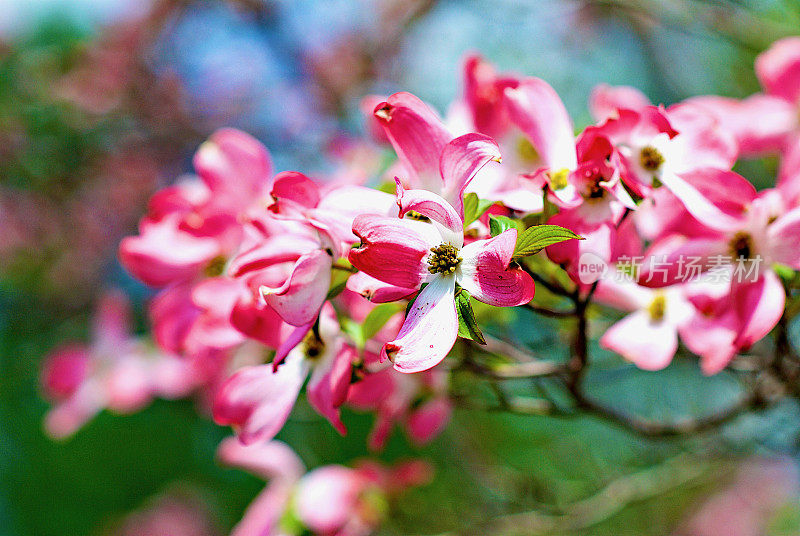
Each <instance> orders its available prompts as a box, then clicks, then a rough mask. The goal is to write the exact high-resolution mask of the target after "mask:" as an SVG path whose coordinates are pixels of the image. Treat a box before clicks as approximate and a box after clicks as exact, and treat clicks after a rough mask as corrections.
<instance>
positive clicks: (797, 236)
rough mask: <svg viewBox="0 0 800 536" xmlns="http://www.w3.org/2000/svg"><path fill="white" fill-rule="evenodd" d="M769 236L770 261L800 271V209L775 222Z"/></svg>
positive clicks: (770, 227) (768, 233)
mask: <svg viewBox="0 0 800 536" xmlns="http://www.w3.org/2000/svg"><path fill="white" fill-rule="evenodd" d="M767 236H768V240H769V256H770V257H771V259H770V260H772V261H774V262H779V263H781V264H785V265H787V266H790V267H792V268H794V269H795V270H800V207H798V208H795V209H794V210H791V211H789V212H787V213H786V214H784V215H783V216H781V217H780V218H778V219H777V220H775V221H774V222H773V223H772V224H771V225H770V226H769V227H768V230H767Z"/></svg>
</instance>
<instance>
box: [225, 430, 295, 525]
mask: <svg viewBox="0 0 800 536" xmlns="http://www.w3.org/2000/svg"><path fill="white" fill-rule="evenodd" d="M217 457H218V458H219V460H220V461H221V462H222V463H224V464H225V465H228V466H231V467H237V468H240V469H244V470H245V471H248V472H249V473H252V474H253V475H256V476H258V477H260V478H263V479H264V480H269V485H268V486H267V488H266V489H265V490H264V491H262V492H261V493H260V494H259V495H258V496H257V497H256V498H255V500H253V502H252V503H250V505H249V506H248V507H247V510H246V511H245V513H244V515H243V516H242V519H241V521H239V523H238V524H237V525H236V527H234V529H233V532H232V533H231V536H269V535H273V534H276V531H277V530H278V528H277V527H278V524H279V522H280V520H281V518H282V517H283V515H284V513H285V512H286V508H287V507H288V504H289V499H290V498H291V493H292V491H293V490H294V486H295V485H296V483H297V481H298V480H299V479H300V476H301V475H302V474H303V472H304V470H305V468H304V467H303V462H302V461H301V460H300V458H298V457H297V455H296V454H295V453H294V452H293V451H292V449H291V448H289V447H288V446H287V445H286V444H284V443H281V442H280V441H270V442H268V443H256V444H254V445H247V446H246V445H242V444H241V442H239V441H238V440H237V439H235V438H232V437H229V438H226V439H225V440H223V441H222V443H221V444H220V446H219V448H218V449H217Z"/></svg>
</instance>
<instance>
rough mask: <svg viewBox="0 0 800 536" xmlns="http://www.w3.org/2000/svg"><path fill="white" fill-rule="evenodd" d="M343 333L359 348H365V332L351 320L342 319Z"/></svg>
mask: <svg viewBox="0 0 800 536" xmlns="http://www.w3.org/2000/svg"><path fill="white" fill-rule="evenodd" d="M341 326H342V331H344V332H345V333H346V334H347V335H348V336H349V337H350V338H351V339H352V340H353V343H354V344H355V345H356V346H357V347H358V348H364V342H365V341H364V330H363V329H362V328H361V326H359V325H358V324H357V323H356V322H354V321H353V320H351V319H349V318H342V321H341Z"/></svg>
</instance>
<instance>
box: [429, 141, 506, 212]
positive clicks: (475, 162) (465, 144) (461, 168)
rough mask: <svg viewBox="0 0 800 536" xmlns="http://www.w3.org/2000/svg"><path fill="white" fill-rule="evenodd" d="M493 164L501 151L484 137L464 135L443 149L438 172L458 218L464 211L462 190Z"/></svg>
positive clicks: (495, 143) (446, 196)
mask: <svg viewBox="0 0 800 536" xmlns="http://www.w3.org/2000/svg"><path fill="white" fill-rule="evenodd" d="M492 161H495V162H500V147H498V146H497V142H496V141H494V140H493V139H492V138H490V137H489V136H486V135H484V134H475V133H472V134H464V135H463V136H459V137H458V138H456V139H454V140H452V141H451V142H450V143H448V144H447V145H446V146H445V148H444V151H442V155H441V159H440V160H439V171H440V173H441V176H442V180H444V191H445V195H444V197H445V198H446V199H447V200H448V201H450V203H452V204H453V206H454V207H455V209H456V211H457V212H458V214H462V213H463V211H464V208H463V206H462V204H463V196H464V189H465V188H466V187H467V185H468V184H469V183H470V181H471V180H472V179H473V178H474V177H475V175H476V174H477V173H478V171H480V170H481V168H483V166H485V165H486V164H488V163H489V162H492Z"/></svg>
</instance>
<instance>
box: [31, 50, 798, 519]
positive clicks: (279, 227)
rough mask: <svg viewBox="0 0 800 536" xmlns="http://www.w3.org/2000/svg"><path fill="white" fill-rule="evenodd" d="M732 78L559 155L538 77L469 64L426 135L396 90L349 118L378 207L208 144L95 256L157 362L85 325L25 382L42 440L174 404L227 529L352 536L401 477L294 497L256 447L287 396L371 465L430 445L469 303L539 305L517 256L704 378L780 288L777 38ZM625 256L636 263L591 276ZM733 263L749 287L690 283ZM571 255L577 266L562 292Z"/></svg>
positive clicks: (258, 150)
mask: <svg viewBox="0 0 800 536" xmlns="http://www.w3.org/2000/svg"><path fill="white" fill-rule="evenodd" d="M756 70H757V74H758V76H759V78H760V80H761V81H762V84H763V86H764V91H765V93H764V94H760V95H755V96H753V97H750V98H748V99H745V100H743V101H737V100H733V99H727V98H721V97H696V98H692V99H689V100H687V101H684V102H681V103H678V104H674V105H672V106H669V107H664V106H656V105H652V104H650V102H649V101H648V100H647V98H646V97H645V96H644V95H642V94H641V93H640V92H638V91H637V90H635V89H633V88H627V87H622V88H619V87H618V88H614V87H609V86H600V87H598V88H596V90H595V91H594V92H593V93H592V96H591V99H590V103H589V105H590V109H591V111H592V113H593V115H594V117H595V119H596V121H597V122H596V124H594V125H591V126H588V127H587V128H585V129H584V130H583V131H582V132H580V133H579V134H578V135H575V133H574V132H575V131H574V127H573V124H572V121H571V119H570V117H569V115H568V114H567V111H566V109H565V107H564V105H563V103H562V102H561V100H560V98H559V97H558V95H557V94H556V92H555V91H554V90H553V88H551V87H550V86H549V85H548V84H547V83H546V82H545V81H543V80H541V79H538V78H532V77H524V76H517V75H512V74H498V73H497V72H496V71H495V69H494V68H493V67H492V66H491V65H490V64H489V63H487V62H485V61H484V60H483V59H481V58H479V57H477V56H472V57H469V58H467V60H466V62H465V63H464V73H463V74H464V88H463V95H462V97H461V98H459V99H458V100H457V101H456V102H454V103H453V105H452V106H451V107H450V109H449V112H448V114H447V116H446V118H444V119H443V118H441V117H440V116H439V115H437V114H436V113H435V112H434V111H433V110H432V109H431V108H430V107H428V106H427V105H426V104H425V103H424V102H422V101H421V100H420V99H418V98H417V97H415V96H414V95H411V94H409V93H396V94H394V95H391V96H389V97H385V98H384V97H368V98H367V99H365V101H364V103H365V108H366V109H368V110H369V114H368V122H369V124H368V130H369V132H370V134H371V137H372V138H373V139H372V140H371V142H369V143H372V144H373V146H374V147H378V146H387V145H388V146H390V147H391V148H392V149H393V151H394V153H395V154H396V156H397V159H396V161H394V163H393V164H392V165H391V166H390V167H389V169H388V170H385V172H384V173H383V175H382V176H380V177H377V178H378V179H379V180H381V181H382V187H381V188H380V189H377V188H370V187H367V186H365V185H364V182H365V178H366V177H368V176H369V175H370V173H369V172H368V171H367V172H364V171H363V170H362V171H359V170H358V169H356V168H357V165H356V166H354V165H353V162H350V163H349V164H348V166H347V167H346V168H345V169H346V170H348V171H347V172H342V171H340V172H337V173H335V174H334V175H333V176H332V177H328V178H324V177H322V178H317V179H312V178H309V177H308V176H306V175H304V174H302V173H299V172H295V171H285V172H281V173H277V174H276V173H274V171H273V167H272V163H271V159H270V156H269V154H268V152H267V150H266V149H265V148H264V147H263V146H262V145H261V144H260V143H259V142H258V141H256V140H255V139H253V138H252V137H250V136H248V135H247V134H244V133H242V132H239V131H236V130H221V131H218V132H216V133H215V134H214V135H213V136H212V137H211V138H210V139H209V141H207V142H206V143H204V144H203V145H202V146H201V147H200V149H199V150H198V151H197V153H196V155H195V158H194V171H195V174H194V175H192V176H187V177H185V178H182V179H181V180H180V181H179V182H177V183H176V184H175V185H173V186H170V187H168V188H165V189H163V190H161V191H159V192H158V193H156V194H155V195H154V196H153V198H152V199H151V202H150V206H149V210H148V213H147V214H146V216H145V217H144V218H143V219H142V220H141V223H140V226H139V234H138V235H136V236H132V237H128V238H126V239H124V240H123V242H122V244H121V246H120V259H121V261H122V263H123V265H124V266H125V267H126V268H127V269H128V270H129V271H130V273H132V274H133V275H134V276H136V277H137V278H138V279H139V280H141V281H143V282H144V283H146V284H148V285H150V286H152V287H154V288H156V289H158V293H157V294H156V296H155V298H154V299H153V300H152V303H151V306H150V311H149V313H150V320H151V322H152V325H153V334H154V339H155V342H156V343H157V345H158V348H159V350H154V349H147V350H142V349H141V348H140V346H139V345H138V344H137V343H135V342H134V341H132V340H131V339H130V337H129V336H128V335H126V334H125V332H124V330H122V329H121V328H120V327H119V324H120V322H119V320H118V319H119V316H120V315H119V314H117V313H113V312H109V311H108V310H107V309H108V307H110V306H109V305H104V306H102V307H101V311H100V314H99V318H100V320H99V322H98V324H99V326H98V328H97V330H96V331H97V333H96V335H95V342H94V343H93V345H92V346H91V347H90V348H88V349H87V348H83V347H81V348H72V349H68V350H64V351H61V352H59V353H57V354H55V355H54V356H53V357H51V358H50V359H49V360H48V364H47V367H46V370H45V375H44V383H45V386H46V387H47V391H48V393H50V394H51V396H52V397H53V398H54V399H56V400H58V401H59V402H58V406H57V407H56V409H55V410H54V411H53V413H52V414H51V416H50V418H49V419H48V427H49V429H50V430H51V432H53V433H54V434H55V435H65V434H67V433H69V432H70V431H72V430H74V429H75V428H76V427H77V426H79V425H80V423H82V422H83V421H85V420H86V419H87V418H88V417H89V416H91V415H92V414H93V413H94V412H96V411H98V410H99V409H101V408H103V407H108V408H111V409H117V410H130V409H135V408H136V407H139V406H141V405H142V404H143V403H144V402H145V401H146V400H149V398H150V397H152V396H180V395H183V394H187V393H188V392H190V391H199V392H200V393H202V394H203V395H204V397H205V399H206V400H208V401H209V403H210V408H211V411H212V413H213V417H214V419H215V421H216V422H217V423H219V424H222V425H230V426H231V427H232V428H233V429H234V430H235V432H236V433H237V435H238V440H239V442H237V441H235V440H230V441H226V442H225V443H224V444H223V445H222V447H221V451H220V452H221V454H220V455H221V457H222V459H223V460H224V461H226V463H229V464H232V465H236V466H240V467H245V468H247V469H248V470H250V471H251V472H254V473H256V474H258V475H262V476H265V477H268V478H271V479H272V481H271V484H270V486H269V487H268V488H267V489H266V490H265V491H264V493H263V495H262V496H261V497H259V498H258V499H256V502H255V503H254V506H253V507H251V510H250V511H248V513H247V514H246V516H245V519H244V520H243V521H242V524H241V525H240V527H239V529H237V533H241V534H250V533H259V534H261V533H266V534H272V533H276V532H274V530H273V529H271V528H267V527H281V528H280V529H275V530H278V532H280V531H281V530H282V531H283V532H280V533H292V534H294V533H296V532H292V530H294V529H291V528H289V529H287V528H286V524H287V523H288V524H289V525H291V524H292V523H300V524H301V525H302V527H305V528H307V529H309V530H311V532H313V533H315V534H366V533H367V532H369V529H370V527H373V526H374V523H375V522H376V519H377V518H379V517H380V515H379V514H380V508H377V507H376V503H375V502H374V500H377V499H374V497H373V495H372V494H373V492H374V493H377V494H378V495H381V494H384V493H388V492H389V491H392V492H393V491H395V490H396V489H395V487H396V486H397V482H398V481H400V482H409V483H410V482H411V481H415V482H416V480H415V479H414V478H410V477H401V476H398V475H397V474H395V475H394V476H393V477H391V478H389V477H387V476H386V473H385V472H384V471H383V470H378V469H377V468H375V467H364V468H360V469H355V470H354V469H345V468H340V467H333V468H325V469H318V470H316V471H313V472H312V473H309V474H307V475H306V476H303V477H301V476H300V475H301V472H302V471H301V465H300V463H299V461H298V460H297V459H296V458H294V457H293V456H294V455H293V454H291V453H289V452H288V451H287V449H286V447H285V446H284V445H282V444H279V443H274V442H270V441H271V440H272V439H273V438H274V437H275V435H276V434H277V433H278V432H279V431H280V430H281V428H282V427H283V426H284V424H285V423H286V421H287V419H288V418H289V416H290V413H291V412H292V409H293V407H294V405H295V403H296V401H297V399H298V397H299V396H300V393H301V392H302V390H303V386H304V385H305V392H306V396H307V400H308V402H309V403H310V405H311V406H312V407H313V408H314V409H315V410H316V411H317V412H318V413H319V414H320V415H321V416H322V417H324V418H325V419H327V420H328V421H329V422H330V423H331V424H332V425H333V427H334V428H335V429H336V430H337V431H339V432H340V433H342V434H344V433H345V431H346V428H345V424H344V422H343V421H342V419H341V415H340V408H341V407H343V406H345V405H348V406H350V407H352V408H354V409H357V410H362V411H371V412H374V413H375V414H376V416H377V424H376V426H375V429H374V431H373V433H372V435H371V438H370V443H371V446H372V447H373V448H380V447H381V446H382V445H383V443H384V442H385V441H386V438H387V437H388V435H389V433H390V431H391V429H392V427H393V426H394V424H401V425H403V426H404V427H405V428H406V430H407V432H408V434H409V436H410V437H411V439H412V440H414V441H417V442H424V441H428V440H430V439H432V438H433V437H435V436H436V434H437V433H438V432H439V431H440V430H441V429H442V428H443V426H444V425H445V424H446V423H447V421H448V420H449V416H450V412H451V406H452V402H451V399H450V397H449V396H448V370H447V367H445V366H437V365H439V364H440V363H441V362H442V361H443V360H444V359H445V357H446V356H447V355H448V354H449V353H450V352H451V350H452V349H453V347H454V345H455V344H456V341H457V339H458V337H459V336H460V337H463V338H467V339H473V341H475V342H476V343H482V342H484V341H483V339H484V337H483V335H482V333H481V330H480V327H479V326H478V321H477V318H479V317H480V315H477V316H476V314H475V312H474V311H473V305H474V306H475V308H476V309H477V310H478V311H491V308H493V307H515V306H524V305H528V304H529V302H531V300H533V298H534V286H535V285H534V280H535V279H536V278H542V282H543V283H545V286H548V287H549V284H548V283H547V280H546V279H547V278H544V277H543V276H542V275H540V274H537V272H536V270H535V269H534V268H533V263H532V262H529V261H531V259H530V257H531V256H532V255H534V254H536V253H537V252H538V251H540V250H543V249H544V250H545V252H546V256H547V258H548V259H549V260H550V261H552V262H551V266H552V267H553V268H557V267H560V268H563V270H564V271H565V273H566V275H565V277H564V278H562V281H565V282H569V279H570V278H571V280H572V284H573V285H574V289H569V290H567V292H570V293H573V295H576V296H582V297H584V298H585V300H586V301H587V302H588V300H589V299H593V300H595V301H596V302H600V303H602V304H605V305H608V306H611V307H613V308H616V309H620V310H623V311H626V312H629V313H630V314H629V315H628V316H626V317H625V318H624V319H622V320H621V321H619V322H618V323H616V324H614V325H613V326H611V327H610V328H609V329H608V330H607V331H606V332H605V333H604V334H603V335H602V337H601V338H600V344H601V345H602V346H604V347H605V348H607V349H610V350H613V351H615V352H617V353H619V354H621V355H622V356H624V357H625V358H627V359H629V360H630V361H632V362H634V363H636V364H637V365H638V366H640V367H641V368H644V369H660V368H663V367H665V366H667V365H668V364H669V362H670V361H671V360H672V358H673V356H674V355H675V353H676V351H677V348H678V338H679V337H680V339H681V340H682V341H683V343H684V345H685V346H686V347H687V348H688V349H689V350H690V351H692V352H694V353H696V354H697V355H698V356H699V357H700V360H701V365H702V369H703V371H704V372H705V373H708V374H712V373H716V372H718V371H720V370H722V369H723V368H724V367H725V366H726V365H727V364H728V363H729V362H730V361H731V360H732V359H733V357H734V356H735V355H736V354H737V353H738V352H739V351H741V350H743V349H747V348H749V347H750V346H752V345H753V344H754V343H756V342H757V341H759V340H760V339H762V338H764V337H765V336H766V335H767V334H768V333H769V332H770V331H771V330H772V328H773V327H774V326H775V325H776V323H777V322H778V321H779V319H780V318H781V316H782V315H783V314H784V308H785V303H786V291H785V289H784V285H783V283H782V281H781V275H780V274H782V273H783V274H785V273H786V272H787V270H788V271H790V272H791V271H792V270H800V114H799V113H798V110H800V39H798V38H792V39H787V40H784V41H780V42H778V43H776V44H775V45H774V46H773V47H772V48H771V49H770V50H769V51H767V52H766V53H764V54H763V55H762V56H761V57H760V58H759V59H758V62H757V64H756ZM365 144H367V142H365ZM375 150H377V148H376V149H375ZM773 153H774V154H777V155H778V156H779V157H780V171H779V174H778V180H777V183H776V184H775V186H774V187H772V188H769V189H765V190H762V191H760V192H759V191H757V190H756V188H755V187H754V186H753V185H752V184H751V183H750V182H749V181H748V180H747V179H746V178H744V177H742V176H741V175H739V174H737V173H736V172H734V171H732V168H733V166H734V164H735V163H736V162H737V160H738V159H739V158H740V157H754V156H760V155H765V154H773ZM501 155H502V159H501ZM354 169H355V171H354ZM389 191H391V192H394V193H387V192H389ZM578 238H581V239H580V240H578ZM540 257H541V256H540ZM631 258H639V259H644V260H648V259H649V260H653V259H659V262H658V263H656V262H643V263H641V264H640V265H639V266H637V267H636V269H632V270H629V271H627V272H626V277H625V278H622V280H619V279H613V278H609V277H604V276H603V274H604V273H607V272H608V270H609V268H610V269H617V268H618V267H622V266H625V262H626V260H628V261H629V260H630V259H631ZM686 258H691V259H693V263H694V265H695V272H694V275H693V276H692V277H690V278H686V277H685V274H684V271H683V269H684V268H685V266H684V264H685V263H684V259H686ZM720 258H722V259H728V261H727V262H723V263H720V262H719V259H720ZM756 258H757V259H760V260H761V261H763V262H762V266H761V269H760V270H758V271H757V272H754V273H752V274H750V276H749V277H746V278H734V277H728V278H719V277H715V278H711V277H708V275H709V274H710V273H711V272H714V273H715V274H718V273H719V271H720V270H722V271H723V272H726V271H727V272H726V273H730V274H731V275H732V273H733V271H734V270H735V262H734V261H750V260H754V259H756ZM587 259H590V260H591V262H592V263H595V264H599V265H600V266H601V268H602V269H601V270H596V271H590V272H587V271H585V270H583V268H584V265H585V263H586V262H587ZM537 260H538V261H541V262H544V260H543V259H537ZM541 262H540V263H539V265H541ZM712 268H713V270H712ZM656 269H658V270H659V272H658V274H657V275H658V277H653V276H654V271H655V270H656ZM587 273H588V274H589V277H587ZM472 298H474V299H475V300H476V301H477V302H481V304H483V305H481V304H477V303H474V302H472V301H471V299H472ZM165 371H168V372H165ZM165 378H170V379H169V380H165ZM265 464H267V465H265ZM404 470H405V469H404ZM387 479H388V480H387ZM391 483H393V484H391ZM390 484H391V485H390ZM392 486H395V487H392ZM400 487H403V486H400ZM323 490H324V493H323ZM330 490H338V491H336V492H335V493H331V491H330ZM323 495H324V497H325V498H324V499H323V498H322V497H323ZM370 497H372V498H370ZM340 502H341V504H340ZM287 505H288V506H287ZM376 508H377V510H376ZM287 509H288V510H287ZM287 512H290V514H288V513H287ZM289 515H290V518H287V516H289ZM259 531H260V532H259Z"/></svg>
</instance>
